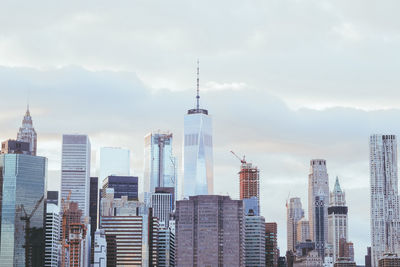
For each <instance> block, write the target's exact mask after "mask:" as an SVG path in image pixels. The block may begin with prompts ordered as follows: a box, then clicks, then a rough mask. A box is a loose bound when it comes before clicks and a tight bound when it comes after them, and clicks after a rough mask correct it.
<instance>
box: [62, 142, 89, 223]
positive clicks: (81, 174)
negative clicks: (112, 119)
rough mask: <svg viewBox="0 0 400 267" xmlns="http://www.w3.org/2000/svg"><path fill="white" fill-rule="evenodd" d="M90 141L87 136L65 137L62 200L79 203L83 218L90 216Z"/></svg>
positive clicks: (63, 145) (63, 143)
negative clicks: (69, 196)
mask: <svg viewBox="0 0 400 267" xmlns="http://www.w3.org/2000/svg"><path fill="white" fill-rule="evenodd" d="M89 189H90V141H89V137H88V136H87V135H67V134H64V135H63V140H62V159H61V198H63V199H67V197H68V194H69V193H70V192H71V198H70V200H71V201H73V202H77V203H78V205H79V209H81V210H82V211H83V216H84V217H88V216H89V207H90V203H89V194H90V192H89Z"/></svg>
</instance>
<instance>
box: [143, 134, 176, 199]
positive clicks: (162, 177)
mask: <svg viewBox="0 0 400 267" xmlns="http://www.w3.org/2000/svg"><path fill="white" fill-rule="evenodd" d="M172 140H173V138H172V134H171V133H149V134H148V135H146V136H145V138H144V143H145V148H144V176H143V179H144V191H145V192H149V193H154V192H155V189H156V187H172V188H174V189H175V192H176V186H177V179H176V178H177V168H176V167H177V162H176V158H175V156H174V155H173V153H172Z"/></svg>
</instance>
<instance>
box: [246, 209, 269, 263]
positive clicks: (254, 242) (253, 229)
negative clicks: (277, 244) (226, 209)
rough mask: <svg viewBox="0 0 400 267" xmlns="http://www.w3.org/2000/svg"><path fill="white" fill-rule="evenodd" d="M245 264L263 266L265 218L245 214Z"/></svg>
mask: <svg viewBox="0 0 400 267" xmlns="http://www.w3.org/2000/svg"><path fill="white" fill-rule="evenodd" d="M244 243H245V266H246V267H255V266H257V267H262V266H265V219H264V217H262V216H254V215H251V214H250V215H248V216H245V241H244Z"/></svg>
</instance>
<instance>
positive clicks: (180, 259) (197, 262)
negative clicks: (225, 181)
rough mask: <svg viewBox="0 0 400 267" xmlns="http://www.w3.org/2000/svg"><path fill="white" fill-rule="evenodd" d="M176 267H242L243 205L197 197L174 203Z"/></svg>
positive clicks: (212, 196)
mask: <svg viewBox="0 0 400 267" xmlns="http://www.w3.org/2000/svg"><path fill="white" fill-rule="evenodd" d="M175 219H176V266H231V267H235V266H236V267H242V266H244V216H243V202H242V201H240V200H232V199H230V197H228V196H218V195H200V196H191V197H189V199H188V200H180V201H177V202H176V218H175Z"/></svg>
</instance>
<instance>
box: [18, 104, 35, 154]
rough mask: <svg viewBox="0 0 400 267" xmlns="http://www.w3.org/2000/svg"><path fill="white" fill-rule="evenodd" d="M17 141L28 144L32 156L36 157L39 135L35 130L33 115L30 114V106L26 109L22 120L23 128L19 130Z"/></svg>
mask: <svg viewBox="0 0 400 267" xmlns="http://www.w3.org/2000/svg"><path fill="white" fill-rule="evenodd" d="M17 140H18V141H23V142H28V143H29V146H30V152H31V155H33V156H36V150H37V147H36V146H37V135H36V131H35V129H34V128H33V123H32V117H31V113H30V112H29V105H28V106H27V108H26V113H25V116H24V119H23V120H22V126H21V127H20V128H19V132H18V134H17Z"/></svg>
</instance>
